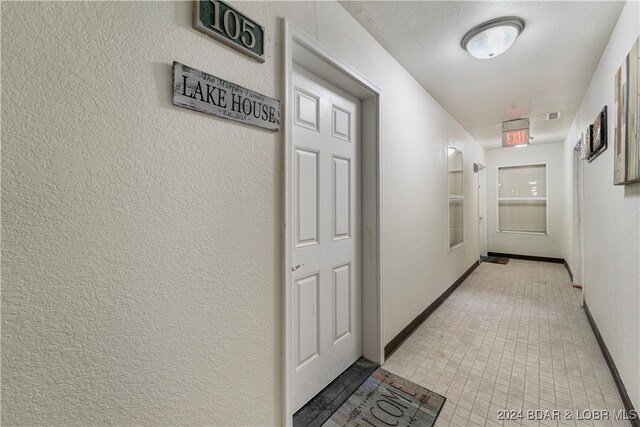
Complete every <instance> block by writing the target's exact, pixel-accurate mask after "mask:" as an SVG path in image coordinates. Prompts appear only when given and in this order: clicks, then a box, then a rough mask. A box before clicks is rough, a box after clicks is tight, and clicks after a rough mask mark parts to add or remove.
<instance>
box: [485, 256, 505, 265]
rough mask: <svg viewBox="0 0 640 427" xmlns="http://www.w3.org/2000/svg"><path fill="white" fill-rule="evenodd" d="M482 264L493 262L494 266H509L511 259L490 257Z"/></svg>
mask: <svg viewBox="0 0 640 427" xmlns="http://www.w3.org/2000/svg"><path fill="white" fill-rule="evenodd" d="M482 262H491V263H493V264H502V265H506V264H509V258H503V257H500V256H488V257H486V258H485V259H483V260H482Z"/></svg>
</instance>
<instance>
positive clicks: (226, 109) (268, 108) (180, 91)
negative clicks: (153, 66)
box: [173, 62, 280, 131]
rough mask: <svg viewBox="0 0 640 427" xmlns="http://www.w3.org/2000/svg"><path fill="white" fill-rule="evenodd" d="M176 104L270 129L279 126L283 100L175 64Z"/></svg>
mask: <svg viewBox="0 0 640 427" xmlns="http://www.w3.org/2000/svg"><path fill="white" fill-rule="evenodd" d="M173 104H174V105H177V106H180V107H185V108H189V109H191V110H196V111H200V112H202V113H207V114H211V115H214V116H218V117H224V118H227V119H230V120H235V121H238V122H242V123H247V124H250V125H253V126H258V127H261V128H265V129H269V130H276V131H277V130H278V129H280V101H278V100H277V99H273V98H270V97H268V96H266V95H262V94H261V93H258V92H254V91H252V90H249V89H247V88H244V87H242V86H238V85H237V84H234V83H231V82H228V81H226V80H223V79H221V78H219V77H216V76H212V75H211V74H207V73H205V72H203V71H199V70H196V69H195V68H191V67H187V66H186V65H184V64H181V63H179V62H174V63H173Z"/></svg>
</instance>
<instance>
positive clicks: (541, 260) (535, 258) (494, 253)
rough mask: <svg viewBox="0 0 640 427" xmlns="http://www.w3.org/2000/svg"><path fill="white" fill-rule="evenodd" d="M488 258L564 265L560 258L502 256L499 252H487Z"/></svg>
mask: <svg viewBox="0 0 640 427" xmlns="http://www.w3.org/2000/svg"><path fill="white" fill-rule="evenodd" d="M489 256H499V257H503V258H511V259H523V260H525V261H539V262H553V263H555V264H564V263H565V261H564V259H562V258H549V257H546V256H534V255H518V254H503V253H501V252H489Z"/></svg>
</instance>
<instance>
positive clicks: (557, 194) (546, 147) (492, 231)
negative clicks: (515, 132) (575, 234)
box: [486, 143, 566, 258]
mask: <svg viewBox="0 0 640 427" xmlns="http://www.w3.org/2000/svg"><path fill="white" fill-rule="evenodd" d="M486 157H487V216H488V223H487V241H488V247H489V251H490V252H500V253H507V254H516V255H533V256H542V257H551V258H562V257H563V256H564V252H563V239H564V230H563V225H564V224H563V221H564V209H565V202H564V201H565V199H566V194H565V191H566V189H565V186H564V185H563V184H562V183H563V180H564V179H565V177H564V171H563V170H564V161H563V157H564V153H563V145H562V143H557V144H539V145H536V144H532V145H529V146H527V147H519V148H513V147H509V148H497V149H494V150H487V152H486ZM536 163H537V164H542V163H546V164H547V181H548V190H549V194H548V195H547V216H548V229H547V234H546V235H535V234H523V233H499V232H498V217H497V210H498V200H497V197H498V181H497V180H498V168H499V167H502V166H517V165H528V164H536Z"/></svg>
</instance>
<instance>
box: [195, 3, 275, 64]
mask: <svg viewBox="0 0 640 427" xmlns="http://www.w3.org/2000/svg"><path fill="white" fill-rule="evenodd" d="M193 8H194V13H193V28H195V29H196V30H198V31H201V32H203V33H205V34H207V35H209V36H211V37H213V38H214V39H216V40H218V41H221V42H223V43H225V44H227V45H229V46H231V47H233V48H234V49H237V50H239V51H240V52H242V53H245V54H247V55H249V56H251V57H252V58H254V59H257V60H258V61H260V62H264V27H263V26H262V25H260V24H258V23H257V22H255V21H253V20H252V19H250V18H249V17H248V16H246V15H244V14H243V13H241V12H239V11H238V10H236V9H234V8H232V7H231V6H229V5H228V4H226V3H225V2H223V1H220V0H195V2H194V6H193Z"/></svg>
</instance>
